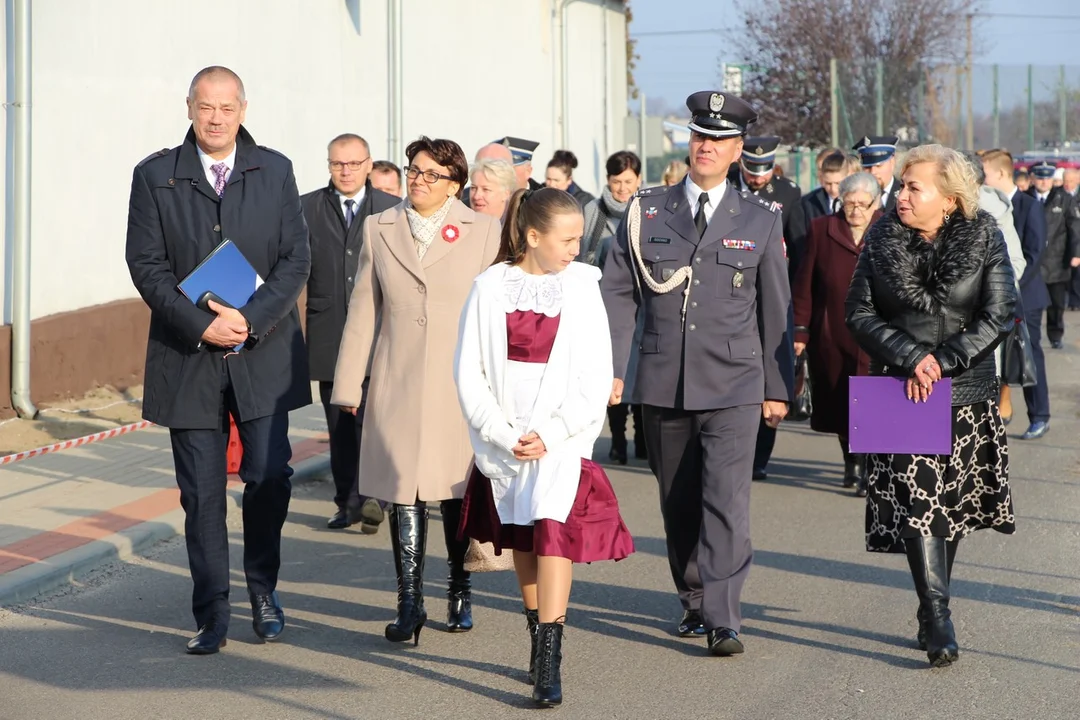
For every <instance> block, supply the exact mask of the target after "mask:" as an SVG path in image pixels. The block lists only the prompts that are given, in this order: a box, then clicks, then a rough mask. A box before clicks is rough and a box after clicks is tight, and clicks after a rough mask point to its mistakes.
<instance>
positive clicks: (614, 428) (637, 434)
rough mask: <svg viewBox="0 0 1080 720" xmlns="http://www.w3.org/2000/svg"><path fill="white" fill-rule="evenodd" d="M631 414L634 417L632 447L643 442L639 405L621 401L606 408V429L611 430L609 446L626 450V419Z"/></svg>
mask: <svg viewBox="0 0 1080 720" xmlns="http://www.w3.org/2000/svg"><path fill="white" fill-rule="evenodd" d="M631 415H633V418H634V447H635V449H636V448H637V444H638V443H639V442H645V436H644V435H643V434H642V427H643V426H642V420H641V406H640V405H630V404H629V403H621V404H619V405H609V406H608V409H607V418H608V429H610V430H611V447H612V448H613V449H621V450H622V451H623V452H626V421H627V419H628V418H629V417H630V416H631Z"/></svg>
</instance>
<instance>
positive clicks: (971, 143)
mask: <svg viewBox="0 0 1080 720" xmlns="http://www.w3.org/2000/svg"><path fill="white" fill-rule="evenodd" d="M974 18H975V15H974V14H973V13H968V16H967V133H966V135H967V137H966V138H965V140H966V143H965V149H966V150H968V151H971V150H974V149H975V109H974V102H973V100H972V96H973V95H974V90H973V87H974V83H973V82H972V75H973V74H974V72H973V71H974V56H975V49H974V45H975V43H974V39H973V32H972V23H973V20H974Z"/></svg>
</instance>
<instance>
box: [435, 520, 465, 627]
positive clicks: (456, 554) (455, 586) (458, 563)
mask: <svg viewBox="0 0 1080 720" xmlns="http://www.w3.org/2000/svg"><path fill="white" fill-rule="evenodd" d="M439 507H440V509H441V510H442V520H443V536H444V537H445V538H446V558H447V559H446V564H447V565H448V566H449V567H450V574H449V575H448V576H447V578H446V585H447V589H446V600H447V607H446V630H447V631H448V632H468V631H470V630H472V627H473V621H472V580H471V575H470V573H468V572H466V571H465V553H466V552H468V550H469V539H468V538H462V539H461V540H458V539H457V530H458V525H459V524H460V523H461V501H460V500H443V501H442V503H440V505H439Z"/></svg>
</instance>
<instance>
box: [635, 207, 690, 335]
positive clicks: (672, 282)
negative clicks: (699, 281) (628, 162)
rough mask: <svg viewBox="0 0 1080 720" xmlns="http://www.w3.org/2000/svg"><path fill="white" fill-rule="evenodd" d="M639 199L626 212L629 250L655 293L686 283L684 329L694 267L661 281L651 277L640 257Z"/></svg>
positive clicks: (684, 268) (681, 270)
mask: <svg viewBox="0 0 1080 720" xmlns="http://www.w3.org/2000/svg"><path fill="white" fill-rule="evenodd" d="M640 205H641V200H640V198H638V197H635V198H634V201H633V202H632V203H630V212H629V213H627V216H626V217H627V227H626V230H627V235H628V237H629V239H630V252H631V254H633V256H634V259H635V260H636V261H637V266H638V270H639V271H640V272H641V277H642V279H644V280H645V284H646V285H648V286H649V289H650V290H652V291H653V292H654V293H656V294H657V295H665V294H667V293H669V292H671V291H672V290H674V289H675V288H677V287H678V286H679V285H680V284H682V283H683V282H685V283H686V289H685V290H683V301H682V330H683V332H685V331H686V304H687V303H688V302H689V301H690V279H691V278H692V277H693V276H694V269H693V268H692V267H690V266H689V265H686V266H684V267H681V268H679V269H678V270H676V271H675V274H674V275H672V276H671V277H670V278H668V279H667V280H665V281H664V282H662V283H658V282H656V280H654V279H653V276H652V273H651V272H649V268H648V267H646V265H645V260H644V259H643V258H642V257H641V207H640Z"/></svg>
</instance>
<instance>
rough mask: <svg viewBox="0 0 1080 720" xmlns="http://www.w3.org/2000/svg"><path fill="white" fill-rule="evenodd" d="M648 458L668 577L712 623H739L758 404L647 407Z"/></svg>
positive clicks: (688, 605) (686, 604) (749, 554)
mask: <svg viewBox="0 0 1080 720" xmlns="http://www.w3.org/2000/svg"><path fill="white" fill-rule="evenodd" d="M642 419H643V420H644V425H645V444H646V447H647V448H648V450H649V466H650V467H651V468H652V471H653V474H654V475H655V476H656V479H657V482H658V483H659V485H660V511H661V513H662V514H663V516H664V533H665V535H666V536H667V549H668V563H669V564H670V566H671V577H672V579H673V580H674V581H675V588H676V590H678V593H679V601H680V602H681V603H682V605H683V608H684V609H686V610H692V609H693V610H701V613H702V615H703V616H704V618H705V626H706V628H708V629H710V630H711V629H714V628H719V627H726V628H731V629H732V630H735V631H736V632H738V630H739V627H740V626H741V624H742V611H741V609H740V605H739V597H740V595H741V594H742V587H743V583H744V582H746V576H747V574H748V573H749V572H750V561H751V559H752V558H753V549H752V548H751V545H750V485H751V477H752V475H753V462H754V446H755V442H756V439H757V433H758V423H759V421H760V419H761V406H760V405H744V406H741V407H735V408H728V409H725V410H710V411H699V412H695V411H690V410H678V409H673V408H661V407H655V406H652V405H645V406H644V407H643V409H642Z"/></svg>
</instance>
